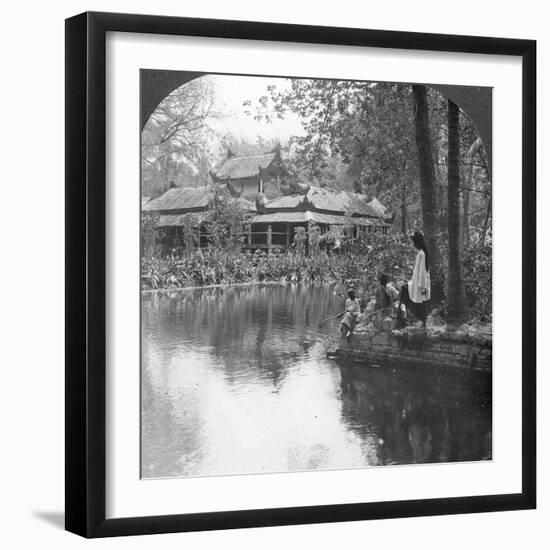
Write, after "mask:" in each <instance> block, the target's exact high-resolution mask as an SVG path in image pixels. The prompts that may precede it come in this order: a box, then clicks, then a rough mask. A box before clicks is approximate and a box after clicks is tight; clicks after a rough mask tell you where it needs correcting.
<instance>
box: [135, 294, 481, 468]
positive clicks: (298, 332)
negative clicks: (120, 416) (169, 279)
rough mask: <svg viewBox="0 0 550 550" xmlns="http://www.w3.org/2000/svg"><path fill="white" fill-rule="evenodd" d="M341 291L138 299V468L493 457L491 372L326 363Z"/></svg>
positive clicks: (332, 465)
mask: <svg viewBox="0 0 550 550" xmlns="http://www.w3.org/2000/svg"><path fill="white" fill-rule="evenodd" d="M340 291H341V289H340V288H339V287H338V286H331V285H324V286H301V285H298V286H290V285H289V286H255V287H232V288H228V289H202V290H193V291H185V292H177V293H173V294H172V295H170V294H154V293H152V294H144V295H143V299H142V319H143V323H142V475H143V476H144V477H167V476H189V475H191V476H196V475H220V474H237V473H256V472H257V473H259V472H281V471H293V470H311V469H331V468H355V467H364V466H368V465H376V464H391V463H399V464H402V463H412V462H427V461H438V460H442V461H447V460H478V459H481V458H487V457H490V448H491V447H490V429H491V417H490V409H491V407H490V379H480V380H478V379H473V378H470V377H464V376H462V377H461V376H458V375H456V374H452V376H451V373H448V372H447V371H445V370H443V369H442V371H441V372H431V373H427V372H421V371H418V370H415V371H413V370H407V369H382V368H381V369H374V368H369V369H365V368H358V367H353V366H351V365H340V366H338V365H336V364H335V363H334V362H331V361H328V360H326V358H325V352H326V346H327V342H328V341H329V339H330V338H332V337H333V335H334V334H335V332H336V326H335V325H336V324H337V321H335V322H333V323H326V324H323V325H321V326H319V321H320V320H321V319H324V318H326V317H329V316H331V315H334V314H335V313H336V312H338V311H339V310H340V309H341V307H342V303H343V299H342V297H341V296H339V292H340Z"/></svg>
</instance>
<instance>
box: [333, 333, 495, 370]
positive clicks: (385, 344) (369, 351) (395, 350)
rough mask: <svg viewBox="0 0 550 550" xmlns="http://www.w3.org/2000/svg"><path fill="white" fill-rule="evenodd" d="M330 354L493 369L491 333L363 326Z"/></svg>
mask: <svg viewBox="0 0 550 550" xmlns="http://www.w3.org/2000/svg"><path fill="white" fill-rule="evenodd" d="M327 356H328V357H330V358H335V359H343V360H349V361H354V362H364V363H367V364H370V363H377V364H384V363H386V364H389V365H429V366H438V367H459V368H471V369H476V370H477V369H479V370H491V369H492V336H491V334H489V333H480V332H478V333H475V332H467V331H444V330H433V329H431V330H427V331H426V330H424V329H417V328H406V329H401V330H392V331H380V330H376V329H372V328H364V327H360V328H359V329H358V330H357V331H356V332H355V333H354V334H353V335H352V336H351V337H350V339H349V340H344V339H342V340H341V341H340V343H339V344H338V345H337V347H336V348H335V349H332V350H329V351H328V352H327Z"/></svg>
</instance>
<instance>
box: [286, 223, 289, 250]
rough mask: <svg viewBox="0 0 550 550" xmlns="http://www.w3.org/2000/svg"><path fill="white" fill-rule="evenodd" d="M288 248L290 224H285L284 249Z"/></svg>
mask: <svg viewBox="0 0 550 550" xmlns="http://www.w3.org/2000/svg"><path fill="white" fill-rule="evenodd" d="M289 246H290V224H289V223H287V224H286V247H287V248H288V247H289Z"/></svg>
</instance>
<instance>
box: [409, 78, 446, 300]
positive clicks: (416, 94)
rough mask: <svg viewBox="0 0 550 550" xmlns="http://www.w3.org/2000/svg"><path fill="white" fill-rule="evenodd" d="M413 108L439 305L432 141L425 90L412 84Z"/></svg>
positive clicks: (434, 294)
mask: <svg viewBox="0 0 550 550" xmlns="http://www.w3.org/2000/svg"><path fill="white" fill-rule="evenodd" d="M412 90H413V99H414V106H415V137H416V146H417V151H418V170H419V175H420V200H421V204H422V221H423V224H424V237H425V240H426V246H427V247H428V252H429V254H430V274H431V282H432V298H433V300H434V301H436V302H437V301H439V300H441V299H442V297H443V285H442V280H441V273H440V269H439V250H438V246H437V232H438V220H437V200H436V181H435V170H434V161H433V155H432V140H431V135H430V124H429V116H428V102H427V98H426V87H425V86H421V85H417V84H414V85H413V87H412Z"/></svg>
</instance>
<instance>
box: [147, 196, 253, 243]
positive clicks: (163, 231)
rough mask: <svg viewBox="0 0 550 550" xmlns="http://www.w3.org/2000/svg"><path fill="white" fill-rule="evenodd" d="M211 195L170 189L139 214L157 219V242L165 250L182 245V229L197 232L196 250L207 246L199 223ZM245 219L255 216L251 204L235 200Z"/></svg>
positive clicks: (239, 199) (151, 201)
mask: <svg viewBox="0 0 550 550" xmlns="http://www.w3.org/2000/svg"><path fill="white" fill-rule="evenodd" d="M213 199H214V192H213V191H212V190H210V189H208V188H206V187H171V188H170V189H168V191H166V192H165V193H163V194H162V195H160V196H159V197H156V198H154V199H150V200H148V201H147V202H146V203H145V204H143V205H142V212H144V213H150V214H154V215H155V216H158V219H157V220H156V221H155V227H156V228H157V230H158V231H159V233H160V241H161V242H162V243H163V244H165V245H167V246H172V247H174V246H177V245H178V244H180V243H181V242H182V237H183V230H184V228H185V227H193V228H196V229H197V231H198V236H199V246H201V247H202V246H207V244H208V242H207V238H206V231H205V229H204V227H203V222H204V220H205V218H206V216H207V214H208V210H209V207H210V204H211V203H212V201H213ZM232 200H238V201H239V202H240V205H241V207H242V208H243V209H244V210H245V212H247V213H248V214H249V215H253V214H255V213H256V207H255V205H254V203H253V202H250V201H248V200H245V199H241V198H236V199H232Z"/></svg>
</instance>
